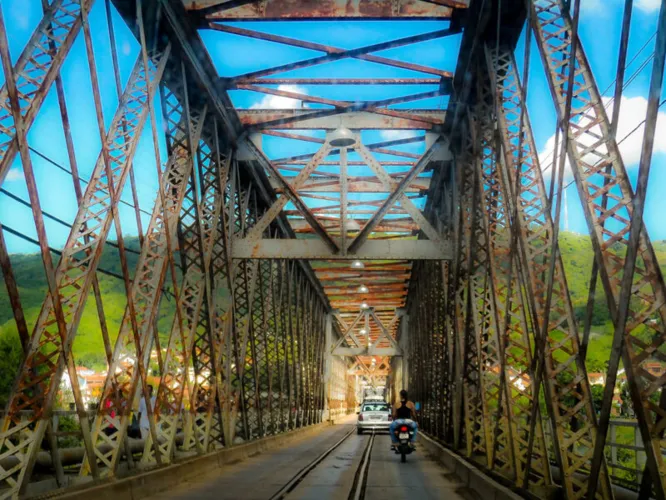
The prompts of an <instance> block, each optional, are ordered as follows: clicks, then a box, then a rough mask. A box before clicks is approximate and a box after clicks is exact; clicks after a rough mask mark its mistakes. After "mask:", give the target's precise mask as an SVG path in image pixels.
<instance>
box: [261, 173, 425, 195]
mask: <svg viewBox="0 0 666 500" xmlns="http://www.w3.org/2000/svg"><path fill="white" fill-rule="evenodd" d="M283 177H284V179H285V180H286V181H287V182H290V181H291V179H292V178H293V176H288V177H287V176H283ZM394 179H395V180H396V181H397V182H400V181H401V180H402V177H394ZM349 181H350V182H349V185H348V186H347V192H349V193H387V192H388V191H387V189H386V188H385V187H384V186H383V185H382V184H381V183H380V182H372V181H355V180H351V179H350V180H349ZM271 185H272V186H273V187H274V188H275V190H276V192H277V193H282V185H281V184H280V183H279V182H278V181H277V180H275V179H273V178H272V177H271ZM429 188H430V179H429V178H427V179H416V180H415V181H413V182H412V183H411V184H410V185H409V186H408V187H407V188H406V189H405V192H406V193H419V192H421V191H426V190H428V189H429ZM297 191H298V192H299V193H303V192H312V193H338V192H340V180H339V178H337V177H311V178H310V179H309V180H308V181H307V182H306V183H305V184H303V185H302V186H301V187H299V188H298V190H297Z"/></svg>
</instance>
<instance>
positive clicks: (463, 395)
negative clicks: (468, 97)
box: [449, 120, 478, 455]
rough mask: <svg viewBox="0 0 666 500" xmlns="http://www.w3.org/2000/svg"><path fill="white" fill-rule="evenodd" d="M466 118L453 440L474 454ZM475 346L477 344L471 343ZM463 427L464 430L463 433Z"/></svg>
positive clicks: (454, 306)
mask: <svg viewBox="0 0 666 500" xmlns="http://www.w3.org/2000/svg"><path fill="white" fill-rule="evenodd" d="M469 123H470V122H468V121H467V120H464V121H463V127H465V129H464V130H465V131H464V132H463V140H464V141H465V143H464V145H463V150H462V152H461V154H460V155H459V157H458V158H456V168H457V173H456V175H457V177H458V183H457V184H458V185H459V186H460V197H459V208H458V213H459V215H458V220H457V223H456V224H457V229H458V230H457V231H456V234H457V241H456V253H455V268H454V273H453V279H452V280H451V281H450V287H449V307H450V311H451V312H450V314H449V317H451V318H453V320H452V323H453V331H454V339H455V345H456V349H455V354H456V364H455V370H454V372H455V394H454V403H453V404H454V408H453V443H454V447H455V448H456V449H458V448H460V447H462V441H463V439H464V441H465V444H466V450H467V454H468V455H471V454H472V438H471V433H472V421H473V419H472V413H471V412H470V406H468V400H469V397H468V395H469V394H472V395H473V394H475V393H476V392H477V391H478V376H476V375H478V373H475V372H474V370H473V368H474V365H472V366H471V367H470V366H468V363H467V362H466V359H467V358H466V356H467V348H466V327H467V321H468V320H467V317H468V315H469V311H468V310H467V304H468V300H467V295H468V292H469V290H468V286H467V283H468V277H469V259H470V252H471V234H472V223H473V220H472V219H473V213H474V211H473V209H472V203H473V201H474V196H475V192H476V185H475V184H474V175H470V171H471V172H474V168H473V163H472V162H473V161H474V151H473V144H474V141H473V137H472V131H471V130H470V127H469ZM472 347H474V346H472ZM461 431H464V433H463V434H462V435H461Z"/></svg>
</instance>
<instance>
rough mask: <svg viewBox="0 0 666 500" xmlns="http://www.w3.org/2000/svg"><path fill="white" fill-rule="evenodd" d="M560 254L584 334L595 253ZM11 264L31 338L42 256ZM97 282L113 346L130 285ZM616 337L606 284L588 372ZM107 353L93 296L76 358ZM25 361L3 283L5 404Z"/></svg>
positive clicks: (665, 246)
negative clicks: (6, 397)
mask: <svg viewBox="0 0 666 500" xmlns="http://www.w3.org/2000/svg"><path fill="white" fill-rule="evenodd" d="M125 244H126V246H127V247H128V248H130V249H134V250H136V249H138V248H139V243H138V240H137V239H136V238H129V237H128V238H126V241H125ZM654 247H655V251H656V253H657V258H658V259H659V262H661V263H662V264H664V263H666V242H664V241H658V242H654ZM560 250H561V252H562V258H563V260H564V267H565V271H566V275H567V280H568V283H569V289H570V291H571V299H572V302H573V307H574V311H575V314H576V317H577V318H578V320H579V323H580V324H581V333H582V321H583V318H584V316H585V307H586V303H587V294H588V288H589V281H590V273H591V271H592V259H593V252H592V246H591V242H590V238H589V236H587V235H578V234H574V233H566V232H565V233H562V234H561V235H560ZM127 255H128V261H129V262H128V264H129V268H130V270H131V272H132V273H133V272H134V268H135V266H136V262H137V257H138V256H137V254H136V253H128V254H127ZM57 259H58V256H55V255H54V260H55V261H56V262H57ZM11 260H12V265H13V269H14V273H15V275H16V279H17V282H18V284H19V292H20V295H21V301H22V304H23V307H24V312H25V315H26V318H27V321H28V327H29V329H30V331H31V332H32V329H33V328H34V324H35V321H36V319H37V315H38V314H39V309H40V307H41V305H42V302H43V300H44V297H45V296H46V290H47V289H46V282H45V280H44V272H43V267H42V261H41V257H40V255H39V254H14V255H12V256H11ZM99 268H100V269H102V270H105V271H109V272H111V273H115V274H118V275H120V274H122V271H121V266H120V260H119V257H118V250H117V249H116V248H115V247H113V246H111V245H106V246H105V248H104V252H103V254H102V259H101V261H100V265H99ZM662 271H665V272H666V268H662ZM98 279H99V283H100V287H101V290H102V295H103V303H104V313H105V315H106V320H107V324H108V328H109V334H110V337H111V342H112V343H113V342H115V339H116V337H117V335H118V330H119V328H120V323H121V321H122V316H123V313H124V311H125V306H126V300H125V285H124V282H123V281H122V280H120V279H118V278H116V277H113V276H109V275H107V274H102V273H98ZM170 279H171V278H170V275H168V276H167V279H166V282H165V288H167V289H170V286H169V283H170ZM172 300H173V299H172V298H171V295H170V294H169V293H167V294H164V298H163V300H162V303H161V305H160V314H159V322H158V327H159V332H160V337H161V340H162V341H163V342H166V339H167V337H168V333H169V330H170V326H171V321H172V317H173V316H172V315H173V307H172V305H173V302H172ZM612 332H613V328H612V324H611V321H610V317H609V314H608V308H607V306H606V299H605V295H604V293H603V290H602V287H601V283H599V284H598V287H597V297H596V301H595V310H594V316H593V325H592V335H591V340H590V348H589V352H588V359H587V361H588V365H587V366H588V370H589V371H591V372H595V371H603V370H605V366H606V362H607V360H608V356H609V350H610V345H611V339H612ZM103 353H104V345H103V340H102V335H101V332H100V327H99V320H98V316H97V309H96V306H95V300H94V296H93V294H92V292H91V293H90V295H89V297H88V301H87V303H86V307H85V310H84V313H83V317H82V318H81V323H80V325H79V328H78V331H77V336H76V340H75V342H74V355H75V358H76V361H77V363H78V364H81V365H84V366H87V367H89V368H95V369H103V368H104V367H105V366H106V363H105V358H104V354H103ZM20 359H21V348H20V345H19V343H18V334H17V331H16V326H15V324H14V319H13V316H12V311H11V307H10V304H9V299H8V297H7V293H6V289H5V287H4V282H3V285H2V286H0V400H1V399H2V396H3V395H4V394H6V393H7V391H8V390H9V388H10V386H11V384H12V379H13V374H14V373H15V371H16V369H17V366H18V363H19V362H20ZM0 402H1V401H0Z"/></svg>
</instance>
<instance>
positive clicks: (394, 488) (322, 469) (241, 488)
mask: <svg viewBox="0 0 666 500" xmlns="http://www.w3.org/2000/svg"><path fill="white" fill-rule="evenodd" d="M352 422H353V420H352V421H346V422H343V423H342V424H340V425H335V426H333V427H330V428H327V429H325V430H324V431H322V432H321V433H319V434H317V435H316V436H311V437H308V438H304V439H302V440H300V441H298V442H295V443H292V444H290V445H289V446H287V447H284V448H282V449H279V450H276V451H273V452H269V453H265V454H262V455H257V456H255V457H252V458H250V459H248V460H246V461H243V462H239V463H236V464H234V465H231V466H228V467H225V468H224V469H223V473H222V474H220V473H216V474H214V475H212V474H211V475H205V476H201V477H199V478H197V479H195V480H193V481H188V482H184V483H182V484H181V486H180V488H178V490H175V491H171V492H168V493H167V492H161V493H159V494H158V495H156V496H155V497H154V498H155V499H157V498H158V497H159V498H160V499H165V498H166V499H185V498H200V499H209V498H210V499H212V498H215V499H225V498H229V499H231V498H244V499H246V500H253V499H257V500H259V499H261V500H265V499H269V498H273V497H274V495H276V493H278V492H279V491H280V490H281V488H283V487H284V486H285V485H286V484H287V483H289V481H290V480H291V479H292V478H293V477H294V475H295V474H296V473H297V472H298V471H300V470H302V469H303V468H305V467H307V466H308V465H310V464H311V463H312V462H313V461H315V460H316V459H317V458H318V457H320V456H321V455H322V454H323V453H324V452H325V451H327V450H328V449H330V448H331V447H333V446H335V444H336V443H338V442H340V441H341V439H343V438H344V436H345V435H347V434H348V433H349V431H350V430H353V425H352ZM370 439H371V436H370V435H367V434H365V435H362V436H358V435H357V434H356V432H355V431H354V432H353V433H352V434H350V435H349V436H348V437H347V438H346V439H344V440H343V441H342V442H341V443H340V445H339V446H338V447H336V448H335V449H334V450H333V451H332V452H331V453H330V454H329V455H328V456H327V457H326V458H324V459H323V460H322V461H321V462H320V463H319V464H318V465H317V466H316V467H315V468H314V469H312V470H311V472H310V473H309V474H307V475H306V476H305V477H304V478H303V479H302V481H300V482H299V483H298V484H297V485H296V486H295V488H294V489H293V490H292V491H291V492H289V493H287V495H286V496H285V497H284V498H289V499H299V500H306V499H316V500H326V499H338V498H345V499H346V498H349V497H350V492H351V491H352V488H353V487H354V478H355V476H357V471H358V470H359V467H360V465H361V463H362V462H363V455H364V452H365V450H366V448H367V445H368V443H369V441H370ZM367 470H368V473H367V477H365V481H364V483H365V496H361V497H360V498H365V499H366V500H374V499H377V500H379V499H385V498H449V499H458V498H464V497H463V496H462V493H461V492H459V491H457V490H459V489H460V483H458V482H457V481H456V480H455V478H454V477H453V475H452V474H451V473H450V472H449V471H448V470H447V469H445V468H444V467H443V466H441V465H440V464H438V463H436V462H435V461H434V460H433V459H432V458H430V457H429V456H427V454H426V453H425V452H424V451H420V452H417V453H414V454H412V455H410V456H409V457H408V459H407V463H404V464H401V463H400V458H399V457H398V456H396V455H395V454H393V453H392V452H391V451H390V450H389V437H388V435H387V434H377V435H376V437H375V440H374V443H373V446H372V449H371V454H370V461H369V464H368V469H367ZM278 498H279V496H278Z"/></svg>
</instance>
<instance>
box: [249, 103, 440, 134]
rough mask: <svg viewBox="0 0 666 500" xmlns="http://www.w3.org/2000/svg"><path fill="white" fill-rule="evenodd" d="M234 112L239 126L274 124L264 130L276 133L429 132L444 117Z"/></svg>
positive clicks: (420, 112)
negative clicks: (284, 130) (303, 131)
mask: <svg viewBox="0 0 666 500" xmlns="http://www.w3.org/2000/svg"><path fill="white" fill-rule="evenodd" d="M237 111H238V115H239V117H240V120H241V123H242V124H243V125H244V126H246V127H254V126H257V125H259V124H261V123H276V124H275V125H272V126H270V127H265V128H268V129H280V130H283V129H293V130H313V129H323V130H335V129H336V128H338V127H340V126H343V127H347V128H349V129H352V130H354V129H356V130H360V129H364V130H430V129H432V128H433V123H432V121H433V120H436V123H443V122H444V119H445V116H446V112H445V111H442V110H439V109H403V108H401V109H400V111H401V112H403V113H405V114H406V115H409V117H406V118H397V117H393V116H379V115H376V114H373V113H370V112H367V111H351V112H347V113H344V114H341V115H338V116H335V117H332V116H329V115H332V114H333V113H335V112H336V111H335V110H325V112H326V116H310V117H308V118H305V115H308V114H309V115H313V114H314V112H313V111H312V110H307V109H271V110H267V109H238V110H237ZM317 113H318V112H317ZM419 118H421V119H419Z"/></svg>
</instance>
